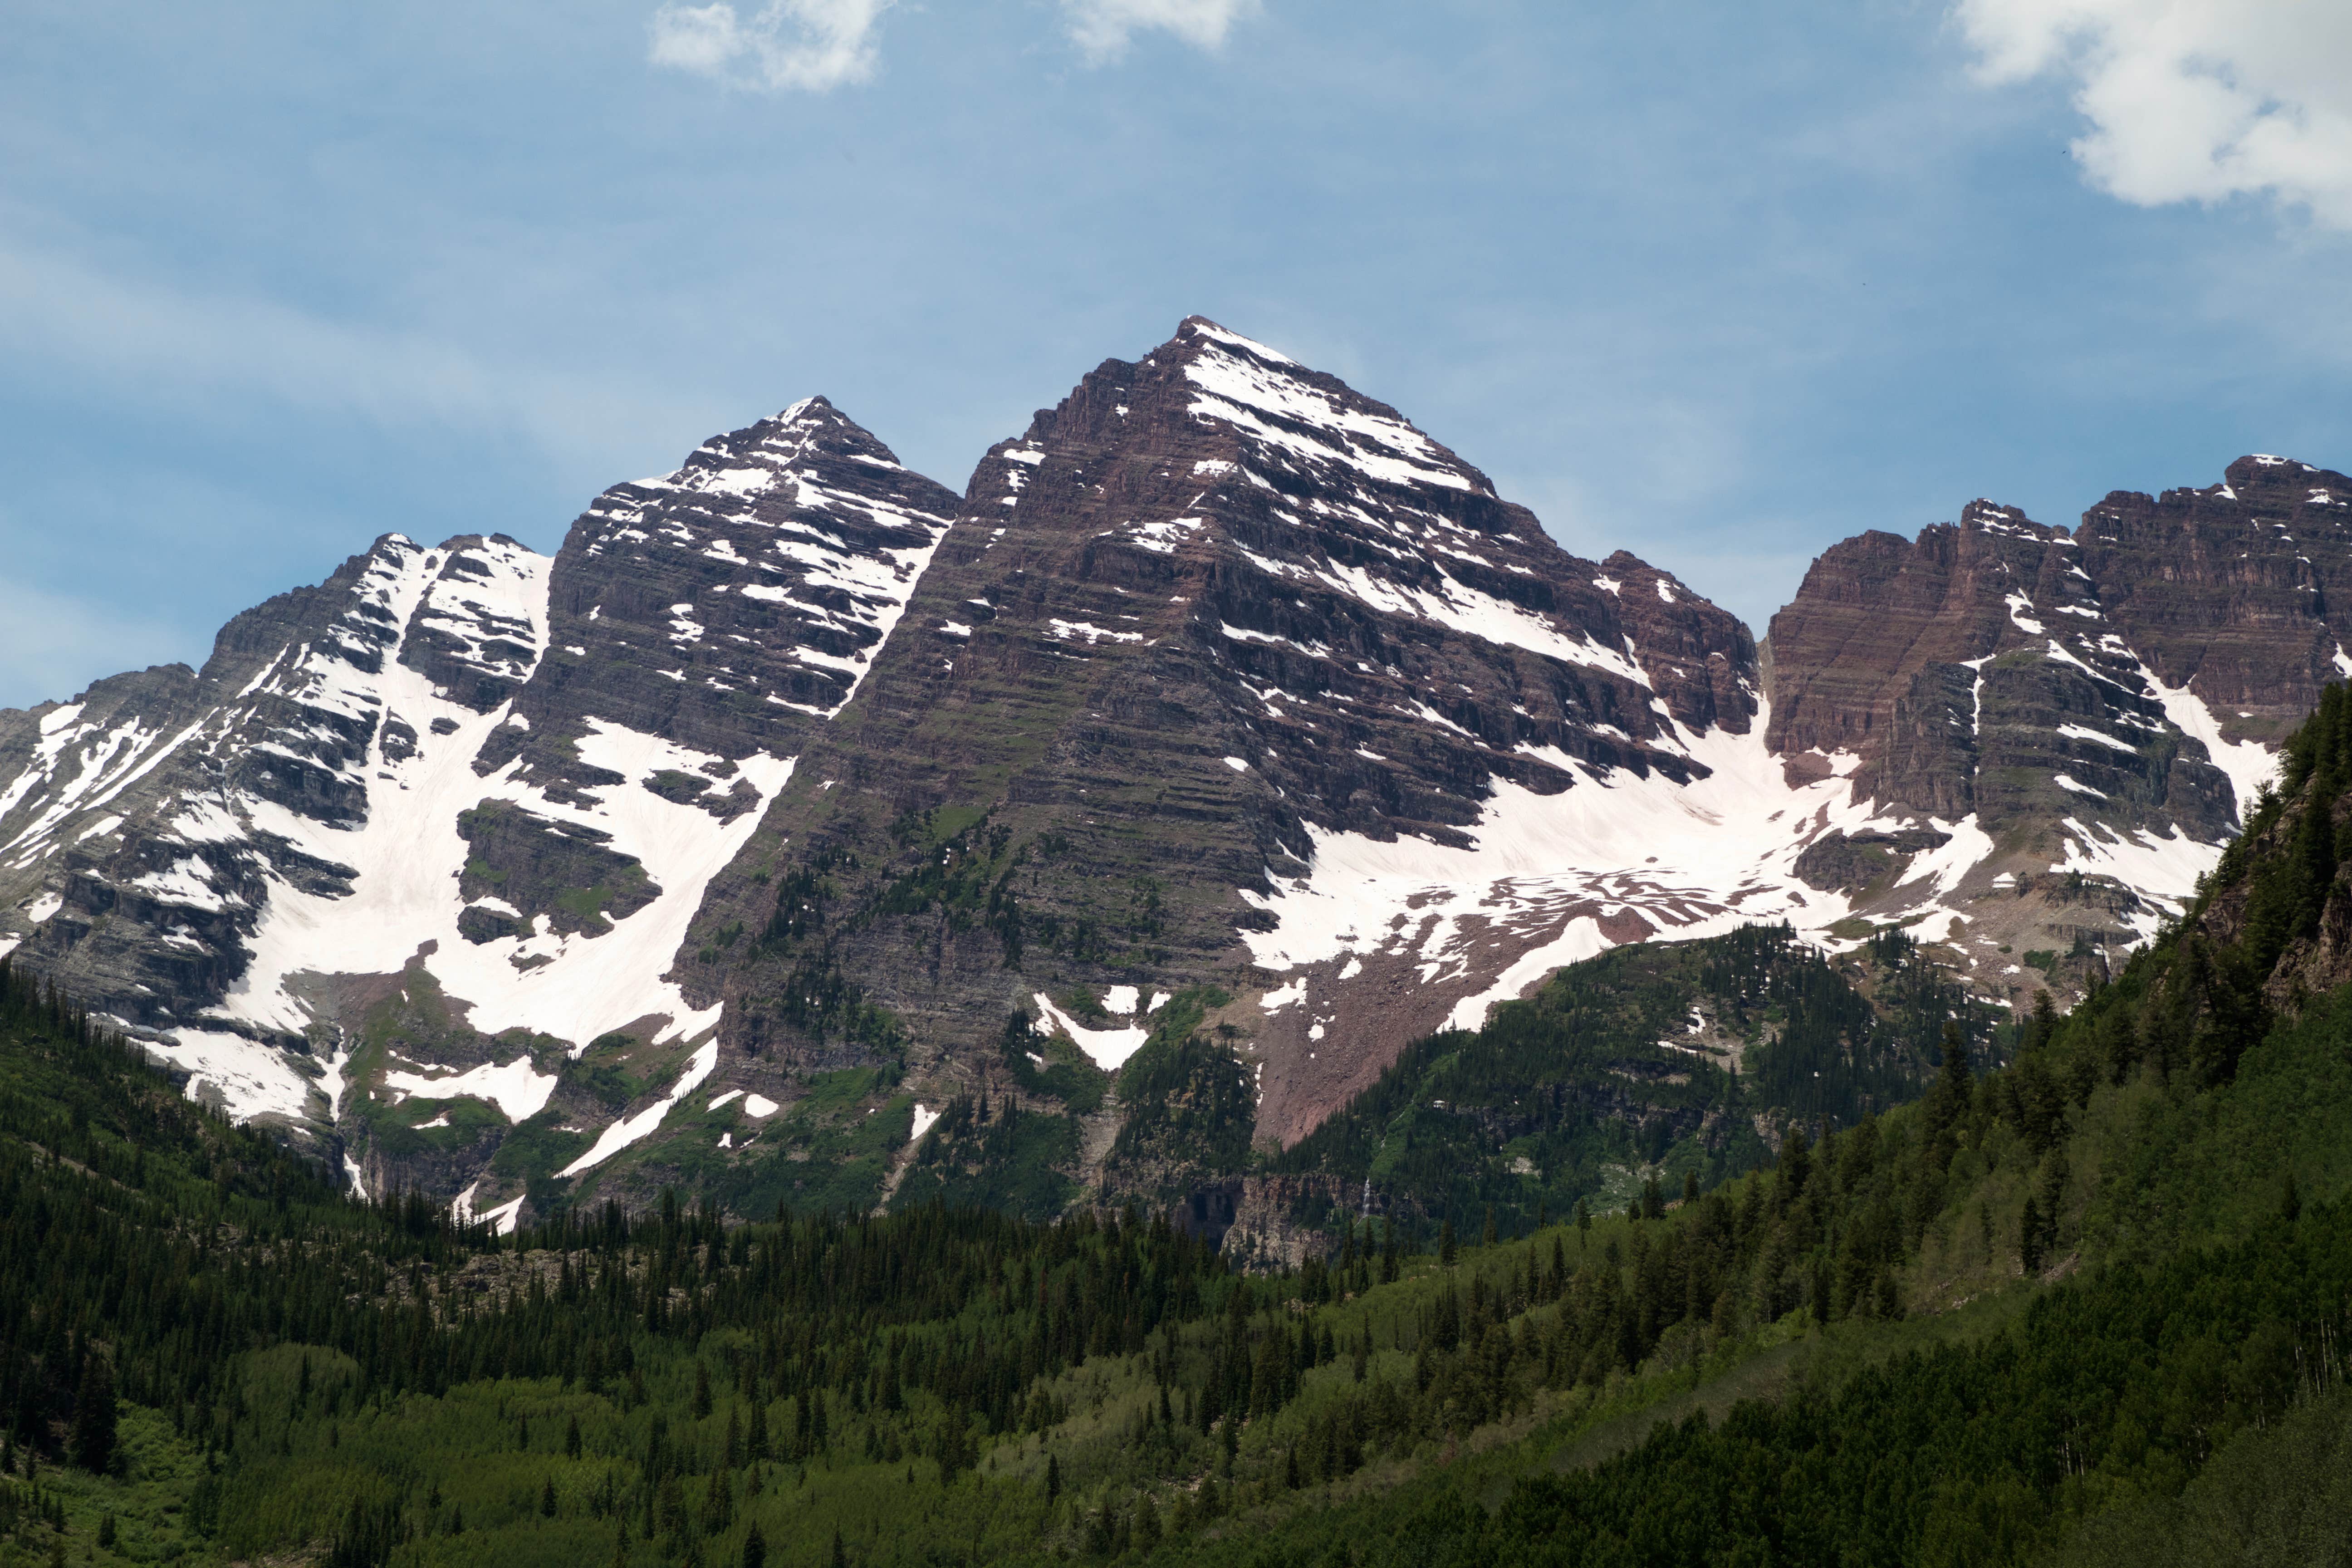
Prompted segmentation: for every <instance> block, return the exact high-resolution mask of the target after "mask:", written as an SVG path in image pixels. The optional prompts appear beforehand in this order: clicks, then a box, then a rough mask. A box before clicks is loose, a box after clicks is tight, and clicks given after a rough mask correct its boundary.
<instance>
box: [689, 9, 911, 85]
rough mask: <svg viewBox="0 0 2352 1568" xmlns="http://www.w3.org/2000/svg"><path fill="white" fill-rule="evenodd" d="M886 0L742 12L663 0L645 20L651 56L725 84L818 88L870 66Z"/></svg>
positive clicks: (843, 81)
mask: <svg viewBox="0 0 2352 1568" xmlns="http://www.w3.org/2000/svg"><path fill="white" fill-rule="evenodd" d="M890 5H891V0H769V4H768V5H767V7H766V8H765V9H763V10H761V11H760V12H759V13H758V14H756V15H755V16H751V17H750V18H749V19H748V20H747V19H745V18H744V17H742V16H738V15H737V14H736V10H735V7H734V6H732V5H728V4H726V0H719V3H718V4H715V5H664V6H663V7H662V8H661V9H660V10H658V11H656V12H655V13H654V18H653V22H652V23H651V25H650V31H651V34H652V43H651V47H650V48H649V49H648V51H647V58H650V59H651V60H652V61H653V63H654V64H656V65H658V66H669V67H671V68H675V69H677V70H684V71H692V72H694V73H695V74H697V75H698V76H707V77H709V78H711V79H713V80H716V81H722V82H725V83H727V84H729V85H730V86H733V87H749V88H757V89H764V90H767V91H770V92H781V91H784V90H786V89H798V90H801V91H805V92H826V91H829V90H831V89H834V88H836V87H842V86H845V85H847V84H849V83H852V82H860V81H865V80H866V79H869V78H870V77H872V76H873V74H874V68H875V65H876V63H877V53H876V50H875V47H874V27H875V24H876V23H877V22H878V21H879V20H881V16H882V13H883V12H885V11H887V10H888V9H889V8H890Z"/></svg>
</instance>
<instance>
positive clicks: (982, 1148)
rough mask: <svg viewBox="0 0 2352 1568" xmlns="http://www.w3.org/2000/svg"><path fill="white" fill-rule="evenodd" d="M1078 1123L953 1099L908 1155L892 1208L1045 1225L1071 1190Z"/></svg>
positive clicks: (970, 1098) (1011, 1105) (1000, 1104)
mask: <svg viewBox="0 0 2352 1568" xmlns="http://www.w3.org/2000/svg"><path fill="white" fill-rule="evenodd" d="M1077 1163H1078V1124H1077V1122H1076V1121H1074V1120H1073V1119H1071V1118H1070V1117H1067V1116H1057V1115H1055V1114H1053V1113H1052V1112H1050V1111H1035V1110H1022V1109H1021V1108H1020V1106H1019V1105H1018V1104H1016V1103H1015V1102H1014V1101H1013V1100H1009V1099H1007V1100H1000V1101H997V1102H995V1103H994V1104H993V1105H992V1104H991V1103H990V1101H989V1100H988V1097H987V1096H986V1095H985V1094H984V1093H983V1094H981V1095H977V1096H974V1095H969V1094H960V1095H957V1096H956V1097H955V1098H954V1099H952V1100H949V1101H948V1103H947V1104H946V1106H944V1107H943V1108H942V1109H941V1110H940V1119H939V1121H938V1122H936V1123H935V1124H934V1125H933V1126H932V1128H931V1130H930V1132H929V1134H928V1135H927V1136H926V1137H925V1138H924V1140H923V1142H922V1144H921V1146H920V1147H919V1148H918V1149H917V1150H916V1151H915V1163H914V1165H913V1167H912V1168H911V1169H910V1170H908V1172H907V1173H906V1175H905V1177H904V1178H903V1179H902V1180H901V1181H900V1182H899V1184H898V1196H897V1198H896V1200H895V1203H894V1206H896V1207H898V1208H909V1207H915V1206H918V1205H924V1204H931V1203H946V1204H953V1205H974V1206H979V1207H985V1208H990V1209H994V1210H997V1211H998V1212H1001V1213H1005V1214H1013V1215H1022V1216H1023V1217H1024V1218H1029V1219H1036V1220H1045V1219H1051V1218H1052V1217H1053V1216H1055V1215H1058V1214H1060V1213H1062V1212H1063V1211H1064V1210H1065V1209H1066V1208H1068V1207H1069V1205H1070V1203H1071V1200H1072V1199H1073V1198H1074V1197H1075V1196H1076V1191H1077V1185H1076V1183H1075V1182H1073V1181H1072V1180H1071V1179H1070V1178H1069V1176H1068V1174H1067V1172H1068V1171H1070V1170H1072V1169H1074V1168H1076V1165H1077Z"/></svg>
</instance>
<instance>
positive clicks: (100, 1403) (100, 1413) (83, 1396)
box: [73, 1356, 114, 1475]
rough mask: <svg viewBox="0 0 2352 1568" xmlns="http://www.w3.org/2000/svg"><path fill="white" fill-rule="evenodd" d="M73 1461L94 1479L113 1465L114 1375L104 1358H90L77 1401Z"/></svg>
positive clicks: (75, 1406)
mask: <svg viewBox="0 0 2352 1568" xmlns="http://www.w3.org/2000/svg"><path fill="white" fill-rule="evenodd" d="M73 1459H74V1463H75V1464H77V1465H79V1466H80V1467H81V1468H83V1469H85V1470H88V1471H89V1472H91V1473H92V1474H93V1475H101V1474H103V1473H105V1471H106V1468H107V1467H108V1466H110V1465H111V1464H112V1463H113V1462H114V1373H113V1370H112V1369H111V1368H110V1367H109V1366H108V1365H107V1363H106V1361H105V1358H104V1357H102V1356H93V1357H91V1358H90V1363H89V1369H88V1370H87V1371H85V1372H84V1373H82V1378H81V1393H80V1394H79V1397H77V1398H76V1399H75V1401H74V1426H73Z"/></svg>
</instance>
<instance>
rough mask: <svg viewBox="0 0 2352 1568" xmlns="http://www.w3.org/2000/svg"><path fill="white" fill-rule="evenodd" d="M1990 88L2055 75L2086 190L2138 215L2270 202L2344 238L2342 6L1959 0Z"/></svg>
mask: <svg viewBox="0 0 2352 1568" xmlns="http://www.w3.org/2000/svg"><path fill="white" fill-rule="evenodd" d="M1954 16H1955V17H1956V19H1957V20H1958V24H1959V26H1960V29H1961V32H1962V33H1963V35H1964V36H1965V37H1967V39H1968V41H1969V44H1970V45H1971V46H1972V47H1974V48H1975V49H1976V51H1977V54H1978V57H1979V66H1978V69H1979V75H1980V77H1981V78H1982V79H1984V80H1986V81H1988V82H1992V83H2003V82H2015V81H2023V80H2027V79H2032V78H2034V77H2038V76H2042V75H2045V74H2050V73H2056V74H2059V75H2062V76H2065V77H2068V78H2071V79H2073V80H2074V84H2075V93H2074V103H2075V106H2076V108H2078V109H2079V110H2081V111H2082V113H2083V115H2084V118H2085V119H2087V120H2088V121H2090V123H2091V129H2090V131H2089V133H2088V134H2086V135H2084V137H2082V138H2081V139H2080V140H2079V141H2077V142H2075V143H2074V152H2075V155H2076V156H2077V157H2078V158H2080V159H2081V160H2082V163H2083V166H2084V172H2085V174H2087V175H2088V176H2089V178H2090V179H2091V181H2092V182H2093V183H2094V184H2096V185H2098V186H2099V187H2100V188H2102V189H2104V190H2105V191H2107V192H2109V193H2111V194H2112V195H2116V196H2119V197H2121V198H2122V199H2123V200H2125V201H2127V202H2132V203H2135V204H2137V205H2143V206H2155V205H2163V204H2166V203H2169V202H2181V201H2219V200H2221V199H2224V198H2226V197H2230V196H2234V195H2268V196H2270V197H2272V198H2273V199H2274V200H2276V201H2279V202H2281V203H2283V204H2284V205H2290V206H2301V207H2304V208H2306V209H2308V210H2309V212H2310V213H2311V216H2312V217H2313V219H2314V220H2315V221H2316V222H2318V223H2320V224H2322V225H2325V226H2328V227H2331V228H2338V229H2352V5H2345V4H2343V3H2342V0H1958V5H1956V6H1955V8H1954Z"/></svg>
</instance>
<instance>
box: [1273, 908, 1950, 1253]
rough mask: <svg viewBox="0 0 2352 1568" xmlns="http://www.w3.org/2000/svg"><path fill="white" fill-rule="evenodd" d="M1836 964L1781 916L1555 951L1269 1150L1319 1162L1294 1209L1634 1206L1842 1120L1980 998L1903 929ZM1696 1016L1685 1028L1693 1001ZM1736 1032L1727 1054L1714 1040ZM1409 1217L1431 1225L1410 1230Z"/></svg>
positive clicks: (1905, 1078) (1880, 1098) (1506, 1225)
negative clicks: (1479, 1024) (1577, 956)
mask: <svg viewBox="0 0 2352 1568" xmlns="http://www.w3.org/2000/svg"><path fill="white" fill-rule="evenodd" d="M1846 963H1847V967H1843V968H1839V967H1832V965H1831V964H1830V963H1828V962H1826V961H1825V960H1824V959H1823V958H1822V955H1821V954H1820V953H1819V952H1815V951H1814V950H1813V949H1811V948H1809V947H1806V946H1804V945H1803V944H1801V943H1800V942H1797V941H1796V940H1795V937H1794V935H1793V933H1791V932H1790V931H1789V930H1788V928H1786V927H1785V926H1749V927H1745V928H1743V929H1741V930H1738V931H1732V932H1728V933H1727V934H1726V935H1723V936H1720V937H1715V938H1710V939H1708V940H1706V941H1703V942H1680V943H1654V944H1644V945H1640V946H1633V947H1622V948H1618V949H1616V950H1614V951H1612V952H1608V953H1605V954H1603V955H1601V957H1599V958H1595V959H1591V960H1588V961H1586V962H1584V963H1578V964H1574V965H1571V966H1570V967H1569V968H1567V969H1565V970H1562V971H1561V972H1560V973H1559V974H1558V975H1557V976H1555V977H1554V978H1553V979H1552V981H1551V982H1550V983H1549V984H1547V985H1546V986H1545V987H1544V988H1543V990H1542V991H1541V992H1539V993H1538V994H1536V995H1534V996H1532V997H1529V998H1528V999H1527V1000H1526V1001H1523V1002H1514V1003H1508V1004H1506V1005H1502V1006H1499V1007H1496V1009H1495V1010H1494V1012H1493V1014H1492V1015H1491V1016H1490V1017H1489V1019H1488V1021H1487V1024H1486V1027H1485V1028H1484V1029H1482V1030H1480V1031H1478V1032H1477V1033H1475V1034H1468V1033H1463V1032H1449V1033H1444V1034H1440V1035H1435V1036H1433V1037H1430V1038H1428V1039H1426V1040H1423V1041H1421V1042H1419V1043H1417V1044H1415V1045H1413V1046H1411V1047H1408V1048H1407V1049H1406V1050H1405V1052H1404V1054H1403V1055H1402V1057H1400V1058H1398V1060H1397V1062H1396V1063H1395V1064H1394V1065H1393V1066H1392V1067H1391V1068H1389V1069H1388V1070H1387V1071H1386V1072H1384V1073H1382V1074H1381V1077H1380V1079H1378V1081H1376V1082H1375V1083H1374V1084H1373V1086H1372V1087H1371V1088H1370V1089H1367V1090H1365V1091H1364V1092H1363V1093H1362V1094H1360V1095H1359V1096H1357V1097H1356V1099H1355V1100H1351V1101H1350V1102H1349V1104H1348V1105H1347V1106H1346V1107H1345V1108H1344V1109H1342V1110H1340V1111H1339V1112H1338V1113H1337V1114H1335V1115H1333V1116H1332V1117H1331V1118H1329V1119H1328V1121H1325V1122H1324V1123H1323V1124H1322V1125H1321V1126H1319V1127H1318V1128H1317V1129H1316V1130H1315V1131H1313V1132H1312V1133H1310V1134H1308V1135H1307V1137H1306V1138H1305V1139H1303V1140H1301V1141H1300V1142H1298V1143H1297V1145H1296V1146H1294V1147H1293V1148H1291V1149H1290V1150H1288V1151H1286V1152H1285V1153H1283V1154H1282V1155H1280V1156H1279V1157H1277V1158H1276V1161H1275V1162H1274V1168H1275V1169H1276V1171H1280V1172H1285V1173H1301V1174H1304V1173H1320V1174H1322V1175H1324V1176H1326V1177H1327V1178H1329V1180H1328V1185H1327V1186H1326V1187H1324V1188H1322V1189H1319V1191H1320V1192H1321V1194H1322V1195H1321V1197H1320V1198H1319V1200H1318V1199H1314V1198H1310V1199H1308V1200H1306V1201H1304V1202H1303V1203H1302V1205H1301V1206H1300V1207H1298V1208H1297V1210H1295V1211H1294V1212H1295V1217H1297V1218H1298V1219H1299V1220H1300V1221H1302V1222H1303V1223H1307V1224H1315V1225H1327V1224H1329V1223H1331V1213H1332V1206H1333V1204H1334V1202H1335V1197H1334V1194H1345V1195H1346V1196H1347V1197H1349V1198H1352V1197H1353V1195H1354V1194H1356V1193H1357V1192H1358V1191H1359V1190H1360V1187H1361V1185H1362V1184H1363V1183H1364V1182H1365V1181H1366V1180H1367V1179H1368V1178H1369V1180H1370V1184H1371V1187H1372V1189H1373V1191H1374V1192H1376V1193H1378V1194H1381V1196H1382V1197H1383V1198H1384V1199H1386V1200H1387V1201H1389V1202H1390V1203H1391V1204H1392V1205H1395V1206H1396V1209H1397V1211H1398V1212H1399V1213H1400V1214H1401V1215H1404V1216H1410V1217H1412V1219H1414V1220H1415V1221H1416V1223H1419V1224H1422V1225H1429V1224H1433V1223H1434V1221H1435V1219H1436V1218H1437V1217H1438V1216H1440V1215H1447V1214H1460V1215H1476V1214H1479V1213H1481V1212H1482V1211H1483V1210H1485V1209H1486V1208H1487V1207H1489V1206H1491V1207H1492V1208H1493V1210H1494V1212H1495V1215H1496V1220H1497V1223H1498V1225H1499V1226H1500V1227H1501V1233H1502V1234H1504V1235H1522V1234H1525V1232H1526V1230H1527V1229H1528V1226H1529V1225H1530V1224H1531V1223H1532V1222H1533V1219H1534V1216H1535V1215H1536V1213H1537V1212H1538V1210H1539V1209H1544V1210H1549V1212H1551V1213H1555V1214H1559V1213H1566V1212H1568V1211H1569V1210H1570V1209H1571V1208H1572V1207H1573V1206H1574V1205H1577V1204H1579V1203H1582V1202H1585V1201H1587V1200H1590V1199H1595V1198H1604V1197H1605V1201H1607V1202H1609V1203H1610V1204H1612V1205H1616V1206H1622V1205H1624V1204H1625V1203H1626V1202H1627V1201H1628V1200H1629V1199H1632V1200H1634V1201H1635V1202H1636V1203H1637V1205H1638V1202H1639V1198H1640V1191H1641V1186H1642V1184H1643V1175H1644V1174H1646V1175H1647V1176H1648V1177H1649V1178H1650V1179H1653V1180H1654V1179H1658V1178H1660V1177H1661V1176H1663V1177H1664V1179H1665V1180H1668V1181H1670V1182H1672V1184H1674V1185H1675V1186H1676V1187H1679V1186H1681V1185H1682V1184H1683V1183H1684V1179H1685V1176H1687V1175H1696V1176H1697V1177H1698V1178H1699V1181H1700V1183H1701V1184H1702V1185H1704V1186H1711V1185H1714V1184H1717V1183H1719V1182H1721V1181H1724V1180H1726V1179H1727V1178H1729V1177H1731V1176H1734V1175H1737V1174H1738V1173H1740V1172H1742V1171H1745V1170H1750V1169H1754V1168H1755V1167H1756V1166H1758V1165H1759V1164H1762V1163H1766V1162H1767V1161H1768V1160H1769V1157H1770V1156H1769V1149H1768V1147H1767V1145H1766V1144H1765V1143H1764V1142H1762V1141H1761V1140H1760V1139H1759V1138H1758V1136H1757V1134H1756V1131H1755V1125H1754V1122H1755V1118H1756V1116H1757V1115H1758V1114H1759V1113H1761V1114H1762V1115H1763V1116H1764V1118H1765V1119H1766V1121H1768V1122H1769V1123H1777V1124H1779V1125H1784V1126H1785V1125H1792V1124H1802V1125H1808V1126H1811V1125H1818V1124H1820V1123H1822V1122H1823V1121H1827V1122H1829V1123H1830V1124H1832V1125H1839V1126H1844V1125H1851V1124H1853V1122H1854V1121H1858V1120H1860V1119H1861V1118H1862V1117H1863V1116H1864V1115H1865V1114H1867V1113H1869V1112H1870V1111H1872V1110H1883V1109H1885V1107H1888V1106H1890V1105H1895V1104H1899V1103H1901V1102H1902V1101H1904V1100H1909V1099H1911V1098H1912V1097H1913V1096H1915V1095H1916V1094H1917V1093H1918V1091H1919V1089H1920V1088H1921V1087H1922V1086H1923V1085H1924V1084H1925V1083H1926V1082H1927V1079H1928V1076H1929V1074H1930V1073H1931V1072H1933V1071H1934V1069H1935V1067H1936V1064H1937V1059H1938V1057H1937V1040H1938V1037H1939V1036H1940V1034H1941V1032H1942V1029H1943V1026H1944V1025H1945V1024H1946V1023H1947V1022H1948V1020H1950V1019H1951V1017H1952V1016H1953V1015H1955V1014H1958V1016H1959V1017H1960V1019H1961V1020H1963V1022H1964V1026H1965V1027H1966V1029H1967V1031H1968V1032H1969V1035H1971V1036H1973V1037H1977V1038H1979V1039H1980V1040H1989V1038H1990V1029H1991V1018H1990V1014H1989V1013H1988V1012H1987V1011H1986V1010H1985V1009H1984V1008H1982V1007H1981V1006H1979V1005H1976V1004H1974V1003H1972V1002H1970V1001H1969V998H1968V997H1967V996H1966V994H1964V993H1963V992H1961V991H1960V990H1959V989H1958V988H1957V987H1956V986H1954V985H1953V984H1950V983H1949V981H1948V980H1947V979H1946V978H1945V977H1944V976H1943V975H1942V973H1941V972H1939V971H1938V970H1937V968H1936V967H1935V966H1934V965H1933V964H1931V963H1927V962H1926V961H1925V960H1924V959H1922V958H1921V957H1920V956H1919V953H1918V950H1917V949H1916V947H1915V946H1914V945H1913V944H1912V942H1911V941H1910V939H1909V938H1907V937H1906V936H1905V935H1904V934H1903V933H1902V932H1901V931H1885V932H1882V933H1880V934H1879V935H1878V936H1876V937H1874V938H1873V939H1872V940H1871V941H1870V942H1868V943H1866V944H1865V945H1864V950H1863V952H1861V953H1860V954H1859V955H1858V956H1857V957H1856V958H1855V959H1853V960H1849V961H1846ZM1695 1007H1696V1008H1700V1009H1702V1010H1703V1012H1704V1014H1705V1015H1706V1020H1707V1024H1708V1027H1707V1028H1706V1030H1704V1031H1701V1032H1699V1033H1696V1034H1695V1033H1694V1031H1693V1029H1692V1019H1693V1010H1694V1008H1695ZM1723 1039H1729V1040H1734V1041H1739V1042H1743V1045H1742V1048H1741V1053H1740V1059H1739V1061H1738V1070H1736V1071H1735V1070H1734V1058H1733V1056H1732V1054H1731V1052H1730V1050H1729V1049H1728V1048H1722V1049H1717V1048H1714V1047H1712V1046H1708V1045H1698V1044H1694V1045H1692V1046H1690V1047H1687V1048H1685V1047H1683V1043H1684V1042H1686V1041H1693V1042H1696V1041H1701V1040H1704V1041H1707V1042H1713V1041H1717V1040H1723ZM1422 1234H1423V1235H1424V1236H1425V1235H1426V1234H1427V1231H1426V1230H1423V1232H1422Z"/></svg>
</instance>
